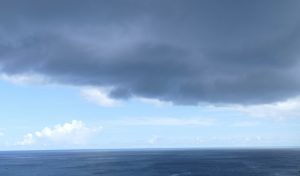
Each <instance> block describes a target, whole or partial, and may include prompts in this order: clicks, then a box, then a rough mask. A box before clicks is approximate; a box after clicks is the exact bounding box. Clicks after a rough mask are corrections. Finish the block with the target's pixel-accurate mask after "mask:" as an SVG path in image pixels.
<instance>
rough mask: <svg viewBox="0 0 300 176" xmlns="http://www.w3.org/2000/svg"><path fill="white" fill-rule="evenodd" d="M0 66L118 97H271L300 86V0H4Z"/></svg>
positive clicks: (0, 6) (184, 99)
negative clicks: (97, 88) (105, 89)
mask: <svg viewBox="0 0 300 176" xmlns="http://www.w3.org/2000/svg"><path fill="white" fill-rule="evenodd" d="M0 3H1V4H0V68H1V72H2V73H5V74H12V75H13V74H22V73H27V74H28V73H37V74H42V75H45V76H47V77H50V78H51V80H52V81H54V82H59V83H62V84H73V85H93V86H112V87H114V89H113V91H112V92H111V93H110V96H112V97H114V98H130V97H131V96H143V97H148V98H158V99H160V100H166V101H172V102H174V103H178V104H196V103H199V102H208V103H241V104H249V103H250V104H252V103H265V102H273V101H278V100H283V99H286V98H289V97H292V96H296V95H298V94H299V93H300V79H299V78H298V74H299V68H300V67H299V56H300V11H299V9H300V1H297V0H285V1H282V0H281V1H276V0H253V1H247V0H227V1H223V0H220V1H214V0H209V1H208V0H207V1H206V0H202V1H198V0H189V1H184V0H164V1H155V0H154V1H153V0H151V1H148V0H143V1H139V0H135V1H134V0H118V1H116V0H111V1H92V0H87V1H76V0H72V1H71V0H59V1H40V0H36V1H11V0H10V1H1V2H0Z"/></svg>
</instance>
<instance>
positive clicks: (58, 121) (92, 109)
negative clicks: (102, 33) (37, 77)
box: [0, 80, 300, 150]
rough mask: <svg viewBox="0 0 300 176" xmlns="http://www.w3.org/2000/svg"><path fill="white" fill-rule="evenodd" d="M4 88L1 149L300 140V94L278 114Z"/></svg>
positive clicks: (57, 89)
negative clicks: (110, 100) (108, 101)
mask: <svg viewBox="0 0 300 176" xmlns="http://www.w3.org/2000/svg"><path fill="white" fill-rule="evenodd" d="M0 88H1V91H0V92H1V97H2V100H3V101H1V119H0V120H1V124H0V129H1V136H0V138H1V140H0V141H1V142H0V148H1V150H11V149H16V150H18V149H22V150H24V149H64V148H100V149H101V148H160V147H199V148H206V147H284V146H294V147H295V146H299V145H300V143H299V141H300V140H299V136H300V132H299V127H300V123H299V119H298V118H297V117H294V116H291V115H290V114H291V113H292V112H291V111H295V112H293V114H298V113H299V110H298V109H297V108H298V107H299V105H300V103H299V102H297V101H296V102H297V103H298V104H297V106H298V107H296V108H294V109H290V110H288V111H284V110H280V109H282V108H281V107H280V106H279V105H277V106H274V107H272V108H273V110H272V111H278V113H277V114H276V116H272V117H267V116H264V113H267V112H257V114H255V112H253V113H249V112H246V111H245V110H241V107H237V106H236V105H232V106H228V105H227V106H218V107H216V106H211V105H207V104H203V105H198V106H184V105H172V104H170V103H166V102H160V103H158V100H157V101H150V100H148V101H145V100H139V99H138V98H135V99H131V100H126V101H120V102H117V103H115V104H109V105H105V101H104V104H102V105H101V104H99V103H95V102H93V101H90V100H89V99H87V98H86V97H85V96H84V95H82V93H81V92H82V90H83V89H88V90H89V89H92V88H79V87H71V86H61V85H51V84H50V85H42V84H27V83H26V84H24V82H21V83H17V84H16V82H14V83H12V82H8V81H7V80H6V81H5V80H2V81H1V83H0ZM94 89H95V88H93V90H94ZM96 98H97V97H96ZM98 98H99V97H98ZM99 101H103V100H102V99H101V98H99ZM285 103H286V102H285ZM286 104H287V103H286ZM261 106H263V105H261ZM264 106H266V105H264ZM245 108H246V107H245ZM256 108H258V107H256ZM249 110H251V107H249ZM267 111H269V110H267ZM297 111H298V112H297ZM57 125H60V127H57ZM45 128H48V133H47V130H45ZM49 131H50V132H49ZM38 132H40V133H42V134H43V135H40V137H38V135H37V133H38ZM28 134H32V137H31V138H30V139H28V137H26V135H28Z"/></svg>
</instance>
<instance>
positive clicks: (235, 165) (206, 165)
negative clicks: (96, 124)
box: [0, 149, 300, 176]
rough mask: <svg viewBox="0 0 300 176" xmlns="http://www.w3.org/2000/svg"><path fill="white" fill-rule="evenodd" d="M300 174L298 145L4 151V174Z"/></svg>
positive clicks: (0, 156) (0, 163) (0, 161)
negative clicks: (289, 146)
mask: <svg viewBox="0 0 300 176" xmlns="http://www.w3.org/2000/svg"><path fill="white" fill-rule="evenodd" d="M96 175H105V176H196V175H197V176H300V149H216V150H204V149H202V150H196V149H195V150H184V149H182V150H165V149H164V150H136V151H134V150H123V151H118V150H73V151H72V150H70V151H18V152H0V176H96Z"/></svg>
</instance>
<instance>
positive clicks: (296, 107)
mask: <svg viewBox="0 0 300 176" xmlns="http://www.w3.org/2000/svg"><path fill="white" fill-rule="evenodd" d="M235 109H237V110H239V111H240V112H243V113H246V114H249V115H251V116H255V117H267V118H275V119H284V118H299V117H300V97H296V98H291V99H288V100H286V101H281V102H276V103H271V104H261V105H250V106H236V107H235Z"/></svg>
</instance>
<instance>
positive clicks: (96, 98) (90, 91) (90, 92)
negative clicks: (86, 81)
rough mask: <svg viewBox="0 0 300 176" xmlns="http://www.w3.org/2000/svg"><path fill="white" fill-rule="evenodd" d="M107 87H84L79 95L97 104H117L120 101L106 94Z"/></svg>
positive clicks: (106, 105)
mask: <svg viewBox="0 0 300 176" xmlns="http://www.w3.org/2000/svg"><path fill="white" fill-rule="evenodd" d="M108 93H109V89H105V88H96V87H85V88H83V89H81V96H82V97H83V98H85V99H86V100H88V101H90V102H93V103H96V104H97V105H99V106H104V107H112V106H116V105H118V104H119V103H120V102H119V101H117V100H115V99H112V98H110V97H109V96H108Z"/></svg>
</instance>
